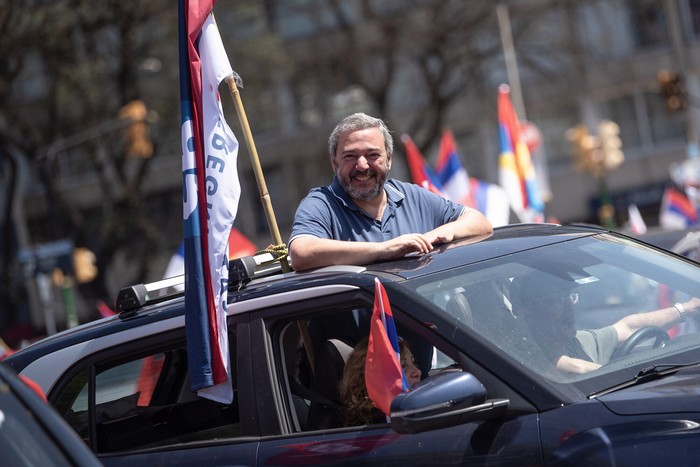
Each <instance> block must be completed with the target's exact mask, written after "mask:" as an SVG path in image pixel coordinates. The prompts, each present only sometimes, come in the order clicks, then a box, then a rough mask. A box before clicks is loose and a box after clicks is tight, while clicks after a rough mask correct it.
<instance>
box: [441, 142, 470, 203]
mask: <svg viewBox="0 0 700 467" xmlns="http://www.w3.org/2000/svg"><path fill="white" fill-rule="evenodd" d="M435 173H436V174H437V177H438V180H439V181H440V183H441V184H442V187H443V191H444V192H445V194H446V195H447V197H448V198H450V199H451V200H452V201H454V202H455V203H460V204H463V205H465V206H469V207H472V208H475V207H476V206H475V205H474V203H473V201H472V196H471V190H470V184H469V174H468V173H467V169H466V168H464V166H463V165H462V162H461V161H460V160H459V154H458V153H457V144H456V143H455V138H454V135H453V134H452V132H451V131H450V130H449V129H447V128H445V129H444V130H443V131H442V138H440V147H439V149H438V157H437V161H436V162H435Z"/></svg>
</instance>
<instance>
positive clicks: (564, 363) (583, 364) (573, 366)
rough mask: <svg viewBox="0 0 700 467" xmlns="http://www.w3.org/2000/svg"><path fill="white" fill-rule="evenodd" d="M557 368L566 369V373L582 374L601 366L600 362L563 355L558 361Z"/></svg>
mask: <svg viewBox="0 0 700 467" xmlns="http://www.w3.org/2000/svg"><path fill="white" fill-rule="evenodd" d="M556 367H557V370H561V371H565V372H566V373H575V374H579V375H582V374H584V373H588V372H589V371H593V370H597V369H598V368H600V367H601V365H600V364H599V363H593V362H587V361H586V360H581V359H580V358H573V357H568V356H566V355H562V356H561V357H559V360H557V363H556Z"/></svg>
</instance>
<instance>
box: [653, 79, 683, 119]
mask: <svg viewBox="0 0 700 467" xmlns="http://www.w3.org/2000/svg"><path fill="white" fill-rule="evenodd" d="M656 79H657V81H658V84H659V92H660V93H661V95H662V96H663V97H664V100H665V101H666V108H667V109H668V110H669V111H671V112H673V111H674V110H678V109H681V108H683V107H685V106H686V93H685V84H684V83H683V79H682V78H681V76H680V75H679V74H678V73H676V72H675V71H669V70H661V71H659V73H658V74H657V75H656Z"/></svg>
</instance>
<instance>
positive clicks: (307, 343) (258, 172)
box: [226, 72, 316, 372]
mask: <svg viewBox="0 0 700 467" xmlns="http://www.w3.org/2000/svg"><path fill="white" fill-rule="evenodd" d="M240 80H241V78H240V76H238V74H237V73H235V72H234V74H232V75H230V76H228V77H227V78H226V84H227V85H228V89H229V91H230V93H231V98H232V99H233V105H234V106H235V107H236V114H237V115H238V121H239V122H240V124H241V128H242V129H243V135H244V138H245V141H246V144H247V145H248V150H249V152H250V160H251V162H252V164H253V172H254V173H255V180H256V181H257V183H258V191H259V192H260V199H261V200H262V203H263V208H264V209H265V216H266V217H267V224H268V226H269V228H270V233H271V234H272V241H273V242H274V244H275V245H283V243H282V236H281V235H280V232H279V228H278V227H277V220H276V219H275V212H274V211H273V209H272V201H271V200H270V193H268V191H267V185H266V184H265V176H264V175H263V171H262V167H261V166H260V158H259V157H258V150H257V149H256V147H255V141H254V140H253V133H252V132H251V131H250V125H249V124H248V117H247V116H246V113H245V109H244V108H243V101H241V94H240V92H239V91H238V85H239V83H240ZM280 265H281V266H282V271H284V272H290V271H291V270H292V269H291V268H290V267H289V263H288V262H287V254H286V251H285V254H284V255H283V256H282V258H280ZM297 326H298V328H299V333H300V334H301V338H302V340H303V342H304V348H305V350H306V356H307V357H308V359H309V364H310V366H311V371H312V372H314V371H315V360H316V358H315V351H314V347H313V343H312V340H311V334H310V332H309V327H308V325H307V324H306V321H304V320H299V321H297Z"/></svg>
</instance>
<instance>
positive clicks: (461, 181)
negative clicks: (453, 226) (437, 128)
mask: <svg viewBox="0 0 700 467" xmlns="http://www.w3.org/2000/svg"><path fill="white" fill-rule="evenodd" d="M435 173H436V175H437V177H438V179H439V181H440V183H441V184H442V187H443V192H444V193H445V195H446V196H447V197H448V198H449V199H451V200H452V201H454V202H456V203H460V204H464V205H466V206H469V207H471V208H474V209H477V210H479V211H481V212H482V213H483V214H484V215H485V216H486V218H487V219H488V220H489V221H490V222H491V225H493V226H494V227H496V226H499V225H506V224H508V221H509V220H510V201H509V200H508V195H507V193H506V192H505V190H504V189H503V188H501V187H500V186H498V185H495V184H493V183H487V182H484V181H483V180H479V179H476V178H474V177H470V176H469V174H468V173H467V169H466V167H464V166H463V165H462V162H461V160H460V157H459V153H458V152H457V144H456V143H455V139H454V136H453V134H452V131H450V130H449V129H445V130H443V133H442V138H441V139H440V148H439V150H438V158H437V161H436V162H435Z"/></svg>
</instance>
